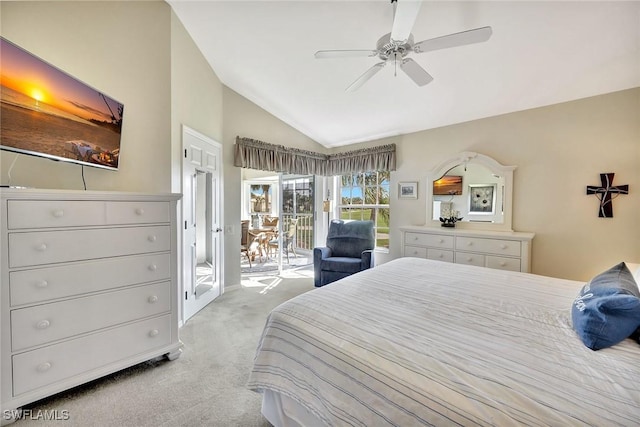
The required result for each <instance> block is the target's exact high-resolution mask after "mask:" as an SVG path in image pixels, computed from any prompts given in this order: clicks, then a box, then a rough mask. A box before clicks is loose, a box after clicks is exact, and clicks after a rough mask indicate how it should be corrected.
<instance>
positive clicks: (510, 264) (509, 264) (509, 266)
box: [487, 255, 521, 271]
mask: <svg viewBox="0 0 640 427" xmlns="http://www.w3.org/2000/svg"><path fill="white" fill-rule="evenodd" d="M487 267H490V268H497V269H499V270H509V271H521V270H520V258H504V257H499V256H492V255H487Z"/></svg>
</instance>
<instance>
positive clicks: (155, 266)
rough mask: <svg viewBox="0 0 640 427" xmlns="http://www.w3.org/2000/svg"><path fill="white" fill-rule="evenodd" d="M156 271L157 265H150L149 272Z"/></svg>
mask: <svg viewBox="0 0 640 427" xmlns="http://www.w3.org/2000/svg"><path fill="white" fill-rule="evenodd" d="M157 269H158V266H157V265H155V264H151V265H150V266H149V271H156V270H157Z"/></svg>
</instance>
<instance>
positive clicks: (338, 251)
mask: <svg viewBox="0 0 640 427" xmlns="http://www.w3.org/2000/svg"><path fill="white" fill-rule="evenodd" d="M374 246H375V236H374V233H373V221H342V220H333V221H331V224H330V225H329V233H328V235H327V246H326V247H319V248H314V249H313V270H314V280H313V284H314V285H315V286H316V287H320V286H324V285H326V284H328V283H331V282H335V281H336V280H338V279H342V278H343V277H347V276H350V275H352V274H354V273H357V272H358V271H362V270H366V269H367V268H371V267H373V248H374Z"/></svg>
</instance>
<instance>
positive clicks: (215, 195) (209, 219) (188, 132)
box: [182, 126, 224, 323]
mask: <svg viewBox="0 0 640 427" xmlns="http://www.w3.org/2000/svg"><path fill="white" fill-rule="evenodd" d="M182 146H183V152H184V158H183V162H182V209H183V212H182V214H183V218H182V219H183V224H182V227H183V230H182V231H183V233H182V235H183V246H182V247H183V252H182V253H183V262H182V267H183V268H182V274H183V280H182V283H183V292H182V298H183V310H182V322H183V323H184V322H186V321H187V320H188V319H189V318H190V317H192V316H193V315H194V314H196V313H197V312H198V311H200V310H202V308H204V307H205V306H206V305H207V304H209V303H210V302H211V301H213V300H214V299H215V298H217V297H218V296H219V295H220V294H221V293H222V292H223V289H222V283H223V271H222V266H223V260H222V249H221V248H222V244H223V242H222V238H223V235H224V234H223V232H222V205H221V203H222V184H221V177H222V171H221V166H222V145H221V144H219V143H217V142H216V141H214V140H213V139H211V138H209V137H207V136H205V135H202V134H201V133H198V132H196V131H195V130H193V129H190V128H188V127H186V126H183V130H182Z"/></svg>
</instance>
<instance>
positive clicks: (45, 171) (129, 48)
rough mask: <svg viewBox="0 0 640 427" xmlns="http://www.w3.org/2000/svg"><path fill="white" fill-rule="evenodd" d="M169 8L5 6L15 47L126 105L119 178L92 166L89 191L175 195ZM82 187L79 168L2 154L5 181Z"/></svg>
mask: <svg viewBox="0 0 640 427" xmlns="http://www.w3.org/2000/svg"><path fill="white" fill-rule="evenodd" d="M170 11H171V9H170V8H169V6H168V5H167V4H166V3H164V2H145V1H139V2H138V1H132V2H111V1H95V2H7V1H3V2H0V16H1V17H0V33H1V34H2V36H3V37H5V38H6V39H8V40H9V41H11V42H13V43H15V44H17V45H18V46H20V47H22V48H23V49H26V50H27V51H29V52H31V53H32V54H34V55H36V56H39V57H40V58H42V59H43V60H45V61H47V62H49V63H51V64H52V65H54V66H56V67H58V68H60V69H61V70H62V71H64V72H66V73H68V74H70V75H71V76H73V77H75V78H77V79H78V80H81V81H82V82H84V83H86V84H88V85H90V86H92V87H94V88H96V89H99V90H100V91H103V92H104V93H105V94H107V95H109V96H110V97H112V98H115V99H116V100H118V101H120V102H121V103H123V104H124V118H123V127H122V146H121V156H120V165H119V170H118V171H117V172H114V171H108V170H104V169H98V168H91V167H85V168H84V175H85V179H86V184H87V189H89V190H119V191H148V192H169V191H170V188H171V187H170V167H171V150H170V146H171V92H170V91H171V80H170V73H171V51H170V37H171V32H170V31H169V28H170V19H171V14H170ZM16 156H18V159H17V161H16V163H15V166H14V168H13V170H12V173H11V175H12V178H13V179H12V182H11V184H12V185H21V186H29V187H38V188H58V189H82V188H83V182H82V168H81V166H79V165H75V164H69V163H63V162H54V161H51V160H48V159H42V158H36V157H31V156H25V155H21V154H20V155H16V154H15V153H9V152H4V151H2V152H0V170H1V171H0V182H1V183H2V184H4V185H6V184H8V176H7V172H8V168H9V165H10V164H11V163H12V162H13V160H14V159H15V158H16Z"/></svg>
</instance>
